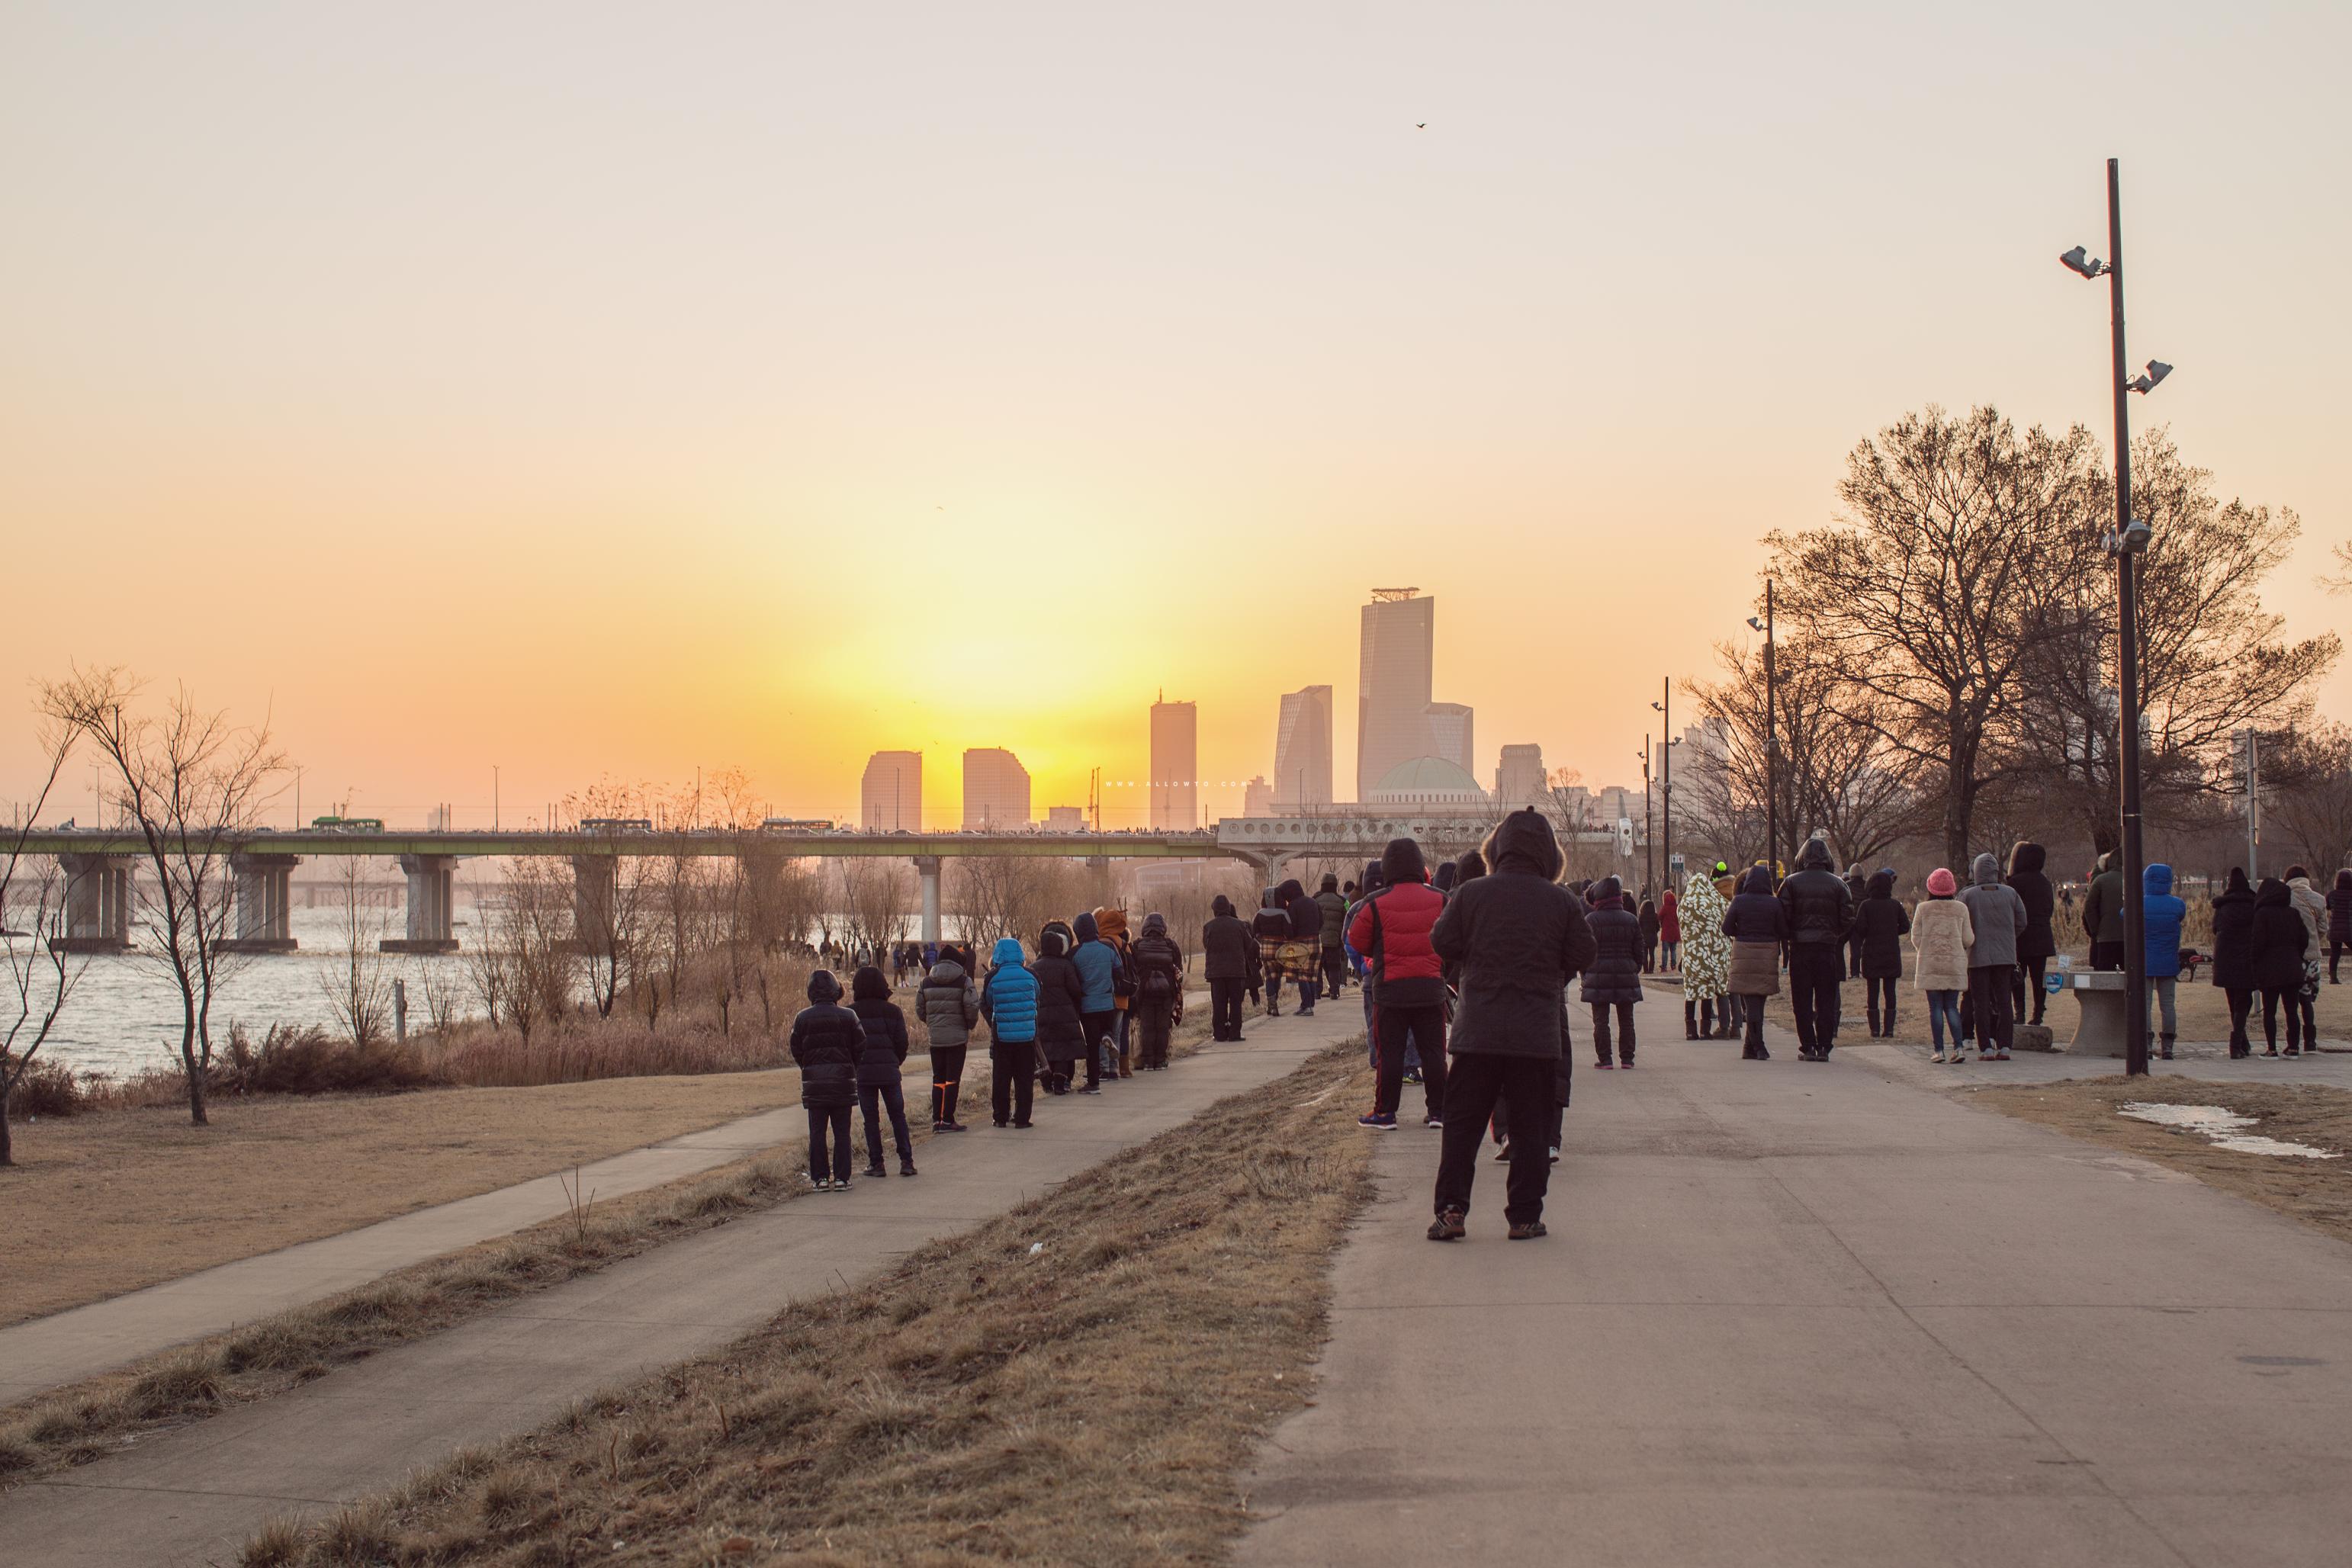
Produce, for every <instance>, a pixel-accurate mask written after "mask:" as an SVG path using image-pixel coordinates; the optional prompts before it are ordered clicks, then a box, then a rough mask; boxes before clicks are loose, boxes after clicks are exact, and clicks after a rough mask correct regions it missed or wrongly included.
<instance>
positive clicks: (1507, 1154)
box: [1495, 1143, 1511, 1165]
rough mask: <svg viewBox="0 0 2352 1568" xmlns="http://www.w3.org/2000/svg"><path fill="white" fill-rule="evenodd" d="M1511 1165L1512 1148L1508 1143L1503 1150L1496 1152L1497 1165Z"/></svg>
mask: <svg viewBox="0 0 2352 1568" xmlns="http://www.w3.org/2000/svg"><path fill="white" fill-rule="evenodd" d="M1495 1163H1496V1164H1497V1165H1507V1164H1509V1163H1511V1146H1510V1145H1509V1144H1508V1143H1506V1144H1504V1145H1503V1146H1502V1147H1501V1148H1499V1149H1497V1150H1496V1151H1495Z"/></svg>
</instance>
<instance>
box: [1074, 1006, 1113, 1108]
mask: <svg viewBox="0 0 2352 1568" xmlns="http://www.w3.org/2000/svg"><path fill="white" fill-rule="evenodd" d="M1078 1027H1079V1028H1081V1029H1084V1030H1085V1031H1086V1032H1087V1088H1088V1089H1100V1088H1101V1087H1102V1066H1103V1047H1104V1046H1105V1045H1106V1044H1107V1043H1108V1042H1109V1040H1110V1038H1111V1035H1112V1032H1113V1031H1115V1030H1116V1029H1117V1028H1118V1013H1117V1012H1115V1011H1113V1010H1112V1009H1110V1008H1105V1009H1104V1010H1103V1011H1101V1012H1099V1013H1081V1014H1079V1015H1078ZM1112 1048H1113V1049H1114V1050H1116V1049H1117V1048H1118V1047H1115V1046H1114V1047H1112Z"/></svg>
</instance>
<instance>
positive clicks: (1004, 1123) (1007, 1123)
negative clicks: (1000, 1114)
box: [997, 1121, 1013, 1127]
mask: <svg viewBox="0 0 2352 1568" xmlns="http://www.w3.org/2000/svg"><path fill="white" fill-rule="evenodd" d="M997 1125H998V1126H999V1127H1010V1126H1012V1125H1013V1123H1011V1122H1010V1121H998V1122H997Z"/></svg>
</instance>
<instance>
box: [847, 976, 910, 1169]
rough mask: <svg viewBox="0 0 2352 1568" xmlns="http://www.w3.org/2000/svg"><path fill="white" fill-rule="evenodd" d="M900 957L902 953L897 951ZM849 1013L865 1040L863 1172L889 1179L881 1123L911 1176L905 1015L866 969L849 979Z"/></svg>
mask: <svg viewBox="0 0 2352 1568" xmlns="http://www.w3.org/2000/svg"><path fill="white" fill-rule="evenodd" d="M898 951H899V952H901V953H903V952H905V951H906V950H905V949H904V948H903V947H902V948H900V949H899V950H898ZM849 1010H850V1011H851V1012H853V1013H855V1014H856V1015H857V1023H858V1026H859V1027H861V1028H863V1029H864V1030H865V1031H866V1042H865V1044H864V1045H862V1046H861V1047H858V1052H857V1107H858V1112H859V1119H860V1120H861V1121H863V1122H864V1123H865V1126H866V1174H867V1175H869V1176H882V1175H887V1174H888V1172H887V1171H886V1170H885V1169H884V1168H883V1165H882V1119H883V1117H884V1116H885V1115H887V1116H888V1117H889V1119H890V1136H891V1138H892V1140H893V1141H894V1142H896V1143H897V1145H898V1173H899V1174H900V1175H902V1176H911V1175H913V1174H914V1173H915V1144H914V1140H913V1139H912V1138H911V1137H910V1136H908V1131H907V1091H906V1081H905V1078H904V1076H903V1075H904V1074H905V1072H906V1070H907V1016H906V1015H905V1014H904V1013H902V1012H900V1011H899V1010H898V1004H897V1003H896V1002H893V1001H891V1000H890V983H889V981H887V980H886V979H884V978H883V975H882V972H881V971H880V970H878V969H876V968H873V967H871V966H870V965H869V966H868V967H866V968H865V969H861V970H859V971H858V972H857V973H855V974H853V975H851V976H850V977H849Z"/></svg>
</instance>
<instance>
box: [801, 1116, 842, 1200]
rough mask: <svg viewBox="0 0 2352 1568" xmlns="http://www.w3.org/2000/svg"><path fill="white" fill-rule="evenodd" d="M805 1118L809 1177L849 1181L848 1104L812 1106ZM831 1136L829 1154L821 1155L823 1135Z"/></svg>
mask: <svg viewBox="0 0 2352 1568" xmlns="http://www.w3.org/2000/svg"><path fill="white" fill-rule="evenodd" d="M806 1109H807V1110H808V1119H809V1180H810V1181H812V1182H822V1181H824V1180H825V1179H826V1178H827V1177H831V1178H832V1179H833V1180H835V1181H839V1182H845V1181H847V1180H849V1107H848V1106H845V1105H812V1106H809V1107H807V1108H806ZM828 1132H829V1133H831V1134H832V1135H833V1155H832V1158H831V1159H830V1160H828V1159H827V1158H826V1157H825V1147H824V1144H825V1134H827V1133H828Z"/></svg>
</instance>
